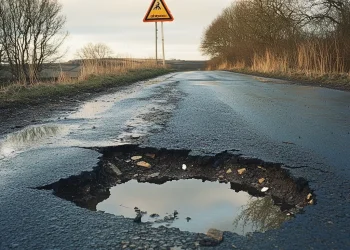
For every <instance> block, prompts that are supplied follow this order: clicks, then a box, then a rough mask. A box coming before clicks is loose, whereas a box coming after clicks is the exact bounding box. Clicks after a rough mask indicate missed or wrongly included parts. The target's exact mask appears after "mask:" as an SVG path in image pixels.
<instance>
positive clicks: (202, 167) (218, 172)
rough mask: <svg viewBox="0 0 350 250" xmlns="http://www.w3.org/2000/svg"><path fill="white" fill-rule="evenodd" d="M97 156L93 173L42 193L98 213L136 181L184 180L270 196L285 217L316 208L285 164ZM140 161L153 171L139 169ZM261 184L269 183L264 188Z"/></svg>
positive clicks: (132, 152) (142, 152)
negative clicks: (120, 187)
mask: <svg viewBox="0 0 350 250" xmlns="http://www.w3.org/2000/svg"><path fill="white" fill-rule="evenodd" d="M95 150H97V151H99V152H100V153H101V154H102V157H101V159H100V162H99V164H98V166H97V167H96V168H95V169H94V170H93V171H91V172H84V173H82V174H80V175H79V176H72V177H70V178H67V179H61V180H59V181H58V182H55V183H53V184H50V185H47V186H43V187H39V189H46V190H53V192H54V194H55V195H57V196H58V197H61V198H63V199H66V200H69V201H72V202H74V203H76V204H77V205H78V206H80V207H84V208H88V209H90V210H94V211H95V210H96V206H97V204H98V203H100V202H101V201H103V200H105V199H107V198H108V197H109V195H110V193H109V189H110V188H111V187H113V186H115V185H117V184H122V183H125V182H128V181H130V180H132V179H136V180H138V181H139V182H148V183H154V184H163V183H165V182H167V181H171V180H179V179H201V180H208V181H220V182H225V183H231V188H232V189H233V190H235V191H236V192H238V191H241V190H243V191H247V192H248V193H249V194H251V195H253V196H265V195H270V196H271V197H272V199H273V200H274V202H275V203H276V205H279V206H280V207H281V210H282V211H286V210H289V209H292V208H295V207H296V208H298V209H301V208H303V207H305V206H307V205H308V204H314V202H315V197H314V195H313V194H312V191H311V190H310V188H309V186H308V182H307V181H306V180H305V179H302V178H299V179H294V178H293V177H291V176H290V174H289V172H288V171H287V170H286V169H284V168H283V166H282V165H281V164H277V163H269V162H264V161H262V160H259V159H248V158H244V157H242V156H241V155H235V154H234V152H223V153H220V154H217V155H215V156H191V155H189V153H190V151H188V150H166V149H155V148H140V147H138V146H136V145H123V146H117V147H107V148H95ZM133 156H142V159H139V160H136V161H133V160H131V158H132V157H133ZM140 161H144V162H146V163H148V164H150V165H151V167H150V168H147V167H141V166H137V163H139V162H140ZM183 164H186V166H187V170H186V171H184V170H183V169H182V165H183ZM243 168H245V169H246V170H245V171H244V173H242V174H240V173H239V172H238V170H242V169H243ZM229 170H230V171H229ZM262 178H264V181H263V182H262V183H259V180H261V179H262ZM264 187H268V188H269V189H268V191H267V192H262V188H264Z"/></svg>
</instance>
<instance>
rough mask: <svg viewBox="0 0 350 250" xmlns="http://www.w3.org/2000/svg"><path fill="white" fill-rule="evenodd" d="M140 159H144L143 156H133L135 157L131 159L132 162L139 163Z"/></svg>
mask: <svg viewBox="0 0 350 250" xmlns="http://www.w3.org/2000/svg"><path fill="white" fill-rule="evenodd" d="M140 159H142V156H133V157H131V160H133V161H138V160H140Z"/></svg>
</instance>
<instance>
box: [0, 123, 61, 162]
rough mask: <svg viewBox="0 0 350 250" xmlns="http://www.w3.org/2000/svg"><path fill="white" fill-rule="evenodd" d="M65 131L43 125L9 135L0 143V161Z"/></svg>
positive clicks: (57, 127)
mask: <svg viewBox="0 0 350 250" xmlns="http://www.w3.org/2000/svg"><path fill="white" fill-rule="evenodd" d="M64 130H67V129H66V128H65V127H63V126H57V125H45V126H32V127H27V128H25V129H23V130H21V131H18V132H16V133H13V134H9V135H8V136H7V137H6V138H5V139H4V140H3V141H2V142H0V159H1V158H5V157H9V156H11V155H12V154H14V153H15V152H16V151H18V150H21V149H24V148H28V147H32V146H35V145H38V144H40V143H41V142H42V141H43V140H46V139H49V138H52V137H54V136H56V135H57V134H61V133H63V132H64Z"/></svg>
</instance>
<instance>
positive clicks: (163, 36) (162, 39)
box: [162, 22, 165, 68]
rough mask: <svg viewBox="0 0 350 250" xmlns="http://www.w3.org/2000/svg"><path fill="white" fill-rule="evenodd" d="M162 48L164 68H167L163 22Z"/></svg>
mask: <svg viewBox="0 0 350 250" xmlns="http://www.w3.org/2000/svg"><path fill="white" fill-rule="evenodd" d="M162 47H163V67H164V68H165V52H164V28H163V22H162Z"/></svg>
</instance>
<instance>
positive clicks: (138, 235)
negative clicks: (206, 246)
mask: <svg viewBox="0 0 350 250" xmlns="http://www.w3.org/2000/svg"><path fill="white" fill-rule="evenodd" d="M18 119H20V117H19V118H18ZM0 140H1V141H0V249H120V248H121V246H122V245H121V241H123V242H124V243H125V242H129V244H128V245H129V246H130V245H133V244H135V245H143V246H144V245H147V246H149V248H154V249H157V248H161V247H163V248H165V249H166V248H167V247H170V246H172V244H173V243H174V242H175V243H176V242H178V243H179V244H180V245H183V246H184V249H187V248H190V247H193V246H194V245H193V242H194V241H195V238H196V235H195V234H193V233H187V232H179V231H176V230H173V229H155V228H151V227H150V226H149V225H137V224H135V223H133V222H132V220H130V219H125V218H122V217H117V216H113V215H108V214H104V213H101V212H92V211H88V210H86V209H83V208H79V207H77V206H75V205H74V204H73V203H70V202H68V201H65V200H61V199H59V198H57V197H55V196H53V195H52V194H51V192H50V191H40V190H36V189H33V188H34V187H38V186H42V185H46V184H50V183H53V182H56V181H58V180H59V179H60V178H66V177H69V176H71V175H76V174H79V173H80V172H81V171H89V170H91V169H92V168H93V167H94V166H95V165H96V163H97V162H98V157H99V154H98V153H96V152H95V151H92V150H88V149H83V148H81V147H94V146H109V145H118V144H122V143H136V144H141V145H142V146H152V147H157V148H161V147H164V148H168V149H176V148H181V149H190V150H192V154H201V155H202V154H203V155H204V154H214V153H219V152H222V151H225V150H239V153H240V154H243V155H245V156H247V157H255V158H259V159H262V160H265V161H271V162H279V163H283V164H285V166H286V168H288V169H290V171H291V174H292V175H293V176H295V177H304V178H306V179H307V180H308V181H309V182H310V186H311V188H312V189H313V190H314V192H315V194H316V195H317V204H316V205H314V206H309V207H307V208H306V209H305V211H304V213H303V214H300V215H298V216H297V217H296V218H295V219H293V220H291V221H290V222H287V223H285V224H283V226H282V227H281V228H280V229H278V230H270V231H268V232H266V233H263V234H262V233H254V234H251V235H249V236H246V237H243V236H238V235H234V234H231V233H228V232H226V233H225V237H224V241H223V243H222V244H221V245H220V246H218V247H217V249H233V247H232V245H234V246H235V247H237V248H238V249H350V226H349V225H350V192H349V190H350V168H349V167H350V164H349V161H350V93H349V92H342V91H337V90H331V89H325V88H317V87H307V86H301V85H297V84H289V83H287V82H282V81H279V80H273V79H264V78H256V77H252V76H246V75H240V74H233V73H229V72H220V71H218V72H200V71H198V72H186V73H174V74H171V75H167V76H165V77H160V78H157V79H154V80H151V81H147V82H142V83H137V84H134V85H132V86H130V87H127V88H124V89H123V90H121V91H119V92H118V93H111V94H109V95H106V96H102V97H99V98H97V99H95V100H91V101H90V102H87V103H85V104H83V105H82V106H81V107H80V108H79V109H78V110H77V111H68V112H61V113H60V114H59V115H58V116H54V117H51V118H50V119H46V120H45V121H43V123H42V124H41V125H40V126H34V127H27V128H24V129H23V130H22V131H19V132H17V133H14V134H9V135H1V137H0ZM144 242H146V243H144ZM124 243H123V244H124ZM125 244H126V243H125Z"/></svg>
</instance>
